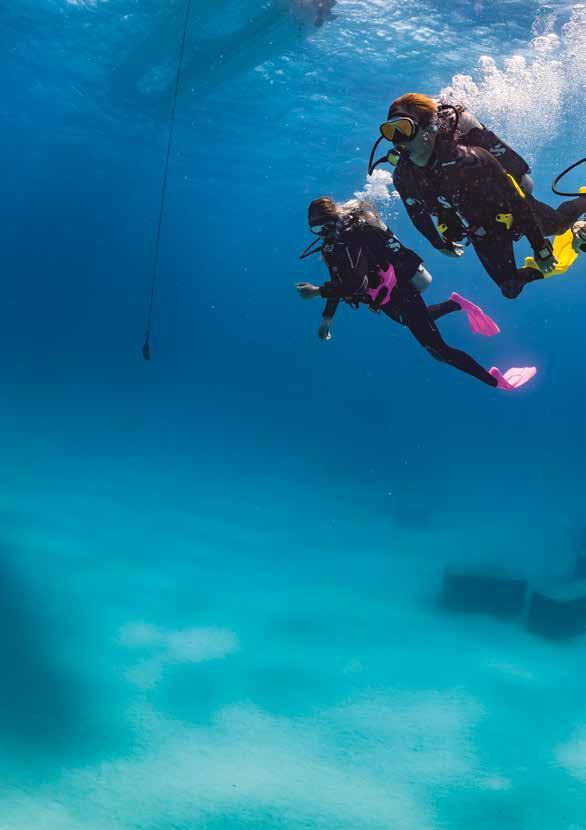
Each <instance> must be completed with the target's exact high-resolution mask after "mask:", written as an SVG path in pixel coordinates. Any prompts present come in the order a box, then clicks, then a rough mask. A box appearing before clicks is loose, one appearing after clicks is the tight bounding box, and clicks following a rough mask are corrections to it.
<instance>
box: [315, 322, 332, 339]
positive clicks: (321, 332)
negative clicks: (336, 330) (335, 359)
mask: <svg viewBox="0 0 586 830" xmlns="http://www.w3.org/2000/svg"><path fill="white" fill-rule="evenodd" d="M331 325H332V320H331V318H330V317H324V318H323V320H322V321H321V325H320V327H319V329H318V330H317V336H318V337H319V339H320V340H331V339H332V333H331V331H330V327H331Z"/></svg>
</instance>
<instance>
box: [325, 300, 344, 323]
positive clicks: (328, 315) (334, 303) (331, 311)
mask: <svg viewBox="0 0 586 830" xmlns="http://www.w3.org/2000/svg"><path fill="white" fill-rule="evenodd" d="M339 305H340V300H339V299H338V298H337V297H330V298H329V299H328V300H326V305H325V308H324V310H323V314H322V317H323V318H324V319H326V320H331V319H333V317H334V315H335V313H336V311H337V310H338V306H339Z"/></svg>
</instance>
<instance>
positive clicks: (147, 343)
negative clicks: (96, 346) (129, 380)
mask: <svg viewBox="0 0 586 830" xmlns="http://www.w3.org/2000/svg"><path fill="white" fill-rule="evenodd" d="M190 17H191V0H186V3H185V22H184V25H183V37H182V40H181V51H180V53H179V63H178V65H177V78H176V79H175V92H174V94H173V108H172V110H171V122H170V124H169V138H168V141H167V155H166V157H165V173H164V175H163V184H162V187H161V208H160V211H159V223H158V226H157V242H156V247H155V259H154V263H153V276H152V281H151V298H150V302H149V313H148V316H147V324H146V334H145V338H144V344H143V347H142V356H143V357H144V359H145V360H150V359H151V325H152V320H153V305H154V301H155V290H156V287H157V280H158V276H159V250H160V247H161V228H162V226H163V217H164V215H165V203H166V200H167V180H168V178H169V161H170V158H171V149H172V146H173V134H174V132H175V112H176V110H177V97H178V95H179V85H180V83H181V74H182V71H183V58H184V56H185V44H186V42H187V31H188V29H189V20H190Z"/></svg>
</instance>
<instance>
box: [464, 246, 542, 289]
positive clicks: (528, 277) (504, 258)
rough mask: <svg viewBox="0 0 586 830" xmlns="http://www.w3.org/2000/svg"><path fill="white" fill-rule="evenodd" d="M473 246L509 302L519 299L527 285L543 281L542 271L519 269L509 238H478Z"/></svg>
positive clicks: (487, 271)
mask: <svg viewBox="0 0 586 830" xmlns="http://www.w3.org/2000/svg"><path fill="white" fill-rule="evenodd" d="M472 245H473V247H474V250H475V251H476V253H477V255H478V259H479V260H480V261H481V263H482V265H483V266H484V270H485V271H486V273H487V274H488V275H489V277H490V278H491V279H492V280H494V282H496V284H497V285H498V287H499V288H500V290H501V293H502V294H503V296H504V297H507V299H509V300H514V299H515V297H518V296H519V294H520V293H521V291H522V290H523V288H524V287H525V286H526V285H527V283H529V282H534V281H535V280H542V279H543V274H542V273H541V271H537V270H535V269H533V268H517V263H516V261H515V251H514V248H513V240H512V239H511V238H510V237H509V236H505V235H504V234H496V235H493V236H485V237H477V238H475V239H474V241H473V243H472Z"/></svg>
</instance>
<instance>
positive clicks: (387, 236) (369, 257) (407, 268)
mask: <svg viewBox="0 0 586 830" xmlns="http://www.w3.org/2000/svg"><path fill="white" fill-rule="evenodd" d="M322 256H323V259H324V260H325V262H326V265H327V266H328V270H329V272H330V277H331V280H330V281H329V282H326V283H324V285H322V286H321V288H320V294H321V296H322V297H324V298H325V299H326V300H327V302H326V307H325V310H324V317H327V318H331V317H333V315H334V314H335V312H336V309H337V307H338V305H339V303H340V301H342V300H343V301H345V302H347V303H349V304H350V305H353V306H358V305H360V304H365V305H368V306H369V307H370V308H373V309H374V310H377V307H376V305H375V303H374V302H373V300H372V299H371V297H370V295H369V294H367V293H366V289H367V288H376V287H377V286H378V285H380V282H381V278H380V275H379V272H380V271H381V270H382V271H386V270H387V269H388V267H389V265H392V266H393V269H394V271H395V275H396V277H397V285H396V286H395V288H394V289H393V291H392V293H391V299H390V300H389V302H387V303H386V304H385V305H382V306H380V311H382V312H383V313H384V314H386V315H387V316H388V317H390V318H391V319H392V320H394V321H395V322H397V323H400V324H401V325H403V326H406V327H407V328H408V329H409V330H410V332H411V333H412V334H413V336H414V337H415V338H416V339H417V340H418V341H419V343H421V345H422V346H423V347H424V348H425V349H426V350H427V351H428V352H429V353H430V354H431V355H432V356H433V357H435V358H436V359H437V360H440V361H442V362H443V363H449V364H450V365H452V366H455V367H456V368H457V369H460V370H461V371H462V372H466V373H467V374H469V375H472V376H473V377H475V378H478V380H481V381H483V383H486V384H488V385H489V386H496V385H497V382H496V380H495V379H494V378H493V377H492V376H491V375H490V374H489V373H488V372H487V371H486V370H485V369H483V368H482V366H480V364H478V363H477V362H476V361H475V360H474V359H473V358H472V357H470V355H468V354H466V352H463V351H461V350H459V349H454V348H452V347H451V346H449V345H448V344H447V343H446V342H445V341H444V339H443V338H442V336H441V334H440V332H439V329H438V328H437V326H436V324H435V321H436V320H438V319H439V318H440V317H443V316H445V315H446V314H450V313H451V312H453V311H460V310H461V309H460V306H459V305H458V304H457V303H455V302H453V301H452V300H447V301H446V302H444V303H439V304H438V305H434V306H430V307H429V308H428V307H427V306H426V304H425V302H424V300H423V298H422V297H421V294H420V293H419V291H418V290H417V288H416V287H415V285H414V284H413V282H412V278H413V277H414V276H415V274H416V273H417V270H418V269H419V267H420V265H421V264H422V260H421V258H420V257H419V256H418V255H417V254H416V253H414V251H411V250H410V249H409V248H406V247H404V246H403V245H402V244H401V243H400V242H399V240H398V239H397V237H396V236H394V235H393V234H392V233H391V232H390V231H389V230H383V229H381V228H377V227H375V226H373V225H370V224H368V223H367V222H360V223H358V224H354V225H353V226H352V227H349V228H347V229H345V230H342V231H340V230H339V231H338V234H337V237H336V239H335V240H326V242H325V244H324V249H323V251H322Z"/></svg>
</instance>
